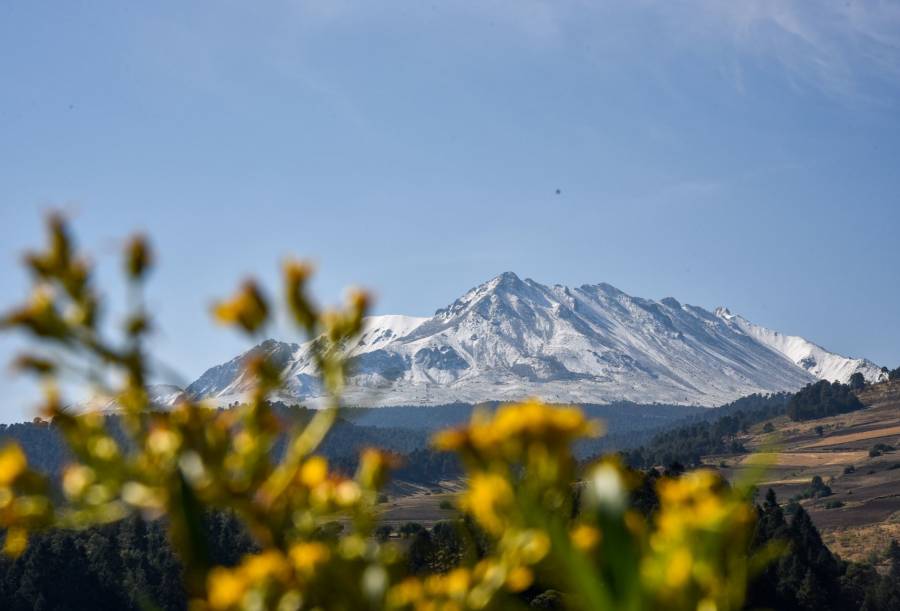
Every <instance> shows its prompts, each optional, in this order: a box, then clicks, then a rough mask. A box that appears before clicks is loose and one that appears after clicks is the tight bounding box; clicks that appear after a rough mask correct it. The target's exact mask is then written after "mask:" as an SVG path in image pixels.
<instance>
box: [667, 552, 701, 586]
mask: <svg viewBox="0 0 900 611" xmlns="http://www.w3.org/2000/svg"><path fill="white" fill-rule="evenodd" d="M693 560H694V559H693V556H691V552H690V550H688V549H687V548H684V547H682V548H680V549H678V550H676V551H675V553H674V554H672V556H671V558H669V565H668V566H667V567H666V585H667V586H669V587H670V588H680V587H681V586H683V585H684V584H685V582H686V581H687V580H688V578H689V577H690V576H691V567H692V565H693Z"/></svg>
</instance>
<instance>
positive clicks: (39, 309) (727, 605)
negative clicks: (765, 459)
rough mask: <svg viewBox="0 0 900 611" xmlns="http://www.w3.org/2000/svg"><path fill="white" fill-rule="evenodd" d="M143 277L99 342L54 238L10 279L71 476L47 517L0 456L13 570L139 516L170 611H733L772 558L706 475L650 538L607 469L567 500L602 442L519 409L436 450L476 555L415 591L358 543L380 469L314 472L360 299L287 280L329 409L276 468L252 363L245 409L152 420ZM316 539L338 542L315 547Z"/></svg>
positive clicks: (735, 501)
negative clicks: (340, 302)
mask: <svg viewBox="0 0 900 611" xmlns="http://www.w3.org/2000/svg"><path fill="white" fill-rule="evenodd" d="M151 261H152V256H151V253H150V251H149V249H148V247H147V245H146V244H145V242H144V241H143V240H141V239H139V238H135V239H133V240H132V241H130V242H129V244H128V247H127V249H126V260H125V271H126V275H127V278H128V280H129V301H130V303H131V304H132V309H131V311H130V313H129V315H128V316H127V318H126V322H125V326H124V331H123V334H122V338H121V339H120V340H117V341H111V340H109V339H108V338H107V337H106V334H107V332H108V329H107V328H106V327H104V326H103V325H102V324H101V322H102V320H103V317H102V316H101V314H102V310H101V308H100V305H101V299H100V295H99V293H98V292H97V290H96V288H95V287H94V284H93V278H92V270H91V267H90V265H89V264H88V262H87V259H86V258H84V257H83V256H80V255H79V254H78V253H77V252H76V251H75V249H74V247H73V244H72V242H71V239H70V237H69V235H68V232H67V228H66V227H65V225H64V223H63V222H62V220H61V219H59V218H53V219H52V220H51V222H50V244H49V246H48V248H47V249H46V250H45V251H43V252H39V253H36V254H32V255H29V256H28V258H27V264H28V266H29V268H30V270H31V272H32V275H33V278H34V289H33V291H32V294H31V296H30V298H29V300H28V301H27V303H26V304H24V305H23V306H22V307H21V308H19V309H18V310H16V311H14V312H12V313H11V314H9V315H8V316H7V317H6V319H5V320H4V324H5V326H8V327H14V328H18V329H23V330H26V331H28V332H30V333H31V334H32V335H34V336H36V337H37V338H39V339H40V340H42V346H43V348H42V349H41V351H40V352H35V353H33V354H29V355H26V356H23V357H22V358H21V359H20V361H19V366H20V367H21V368H23V369H26V370H29V371H31V372H33V373H35V374H37V375H38V376H40V378H41V379H42V382H43V384H44V388H45V396H46V401H45V405H44V407H43V412H42V417H43V418H45V419H48V420H52V422H53V424H54V426H56V427H59V430H60V431H61V432H62V434H63V435H64V437H65V439H66V442H67V444H68V446H69V450H70V452H71V456H72V462H71V463H70V464H69V465H68V466H67V467H66V468H65V469H64V471H63V474H62V493H63V495H64V499H63V501H62V502H60V503H55V502H53V501H52V499H51V496H52V487H51V484H50V482H49V481H48V480H47V479H46V478H45V477H44V476H42V475H41V474H40V473H38V472H37V471H35V470H33V469H32V468H30V467H29V465H28V464H27V460H26V458H25V455H24V453H23V452H22V450H21V448H20V447H18V446H17V445H14V444H10V445H6V446H5V447H3V448H2V449H0V526H2V527H3V528H4V529H6V532H5V537H4V548H3V549H4V551H5V552H6V553H7V554H9V555H10V556H17V555H20V554H22V553H23V552H24V551H25V549H26V547H27V545H28V541H29V538H30V537H32V535H33V533H35V532H38V531H46V530H48V529H51V528H60V527H62V528H83V527H86V526H89V525H93V524H103V523H111V522H115V521H120V520H122V519H123V518H126V517H128V516H132V515H135V514H140V515H142V516H143V517H145V518H149V519H153V520H161V522H160V523H161V524H164V525H165V527H166V533H167V537H168V539H169V540H170V541H171V544H172V548H173V550H174V551H175V553H176V554H177V557H178V560H179V563H180V566H181V570H182V574H183V577H184V592H185V596H186V598H187V601H188V602H187V604H188V606H189V607H190V608H191V609H196V610H200V609H237V608H249V609H264V608H273V609H284V610H287V609H300V608H322V609H385V608H386V609H407V608H410V609H438V608H441V609H482V608H508V607H509V606H511V605H514V604H516V602H517V601H519V600H521V599H520V598H519V597H518V595H519V593H521V592H523V591H526V590H528V589H529V588H533V587H536V586H537V585H538V584H539V585H540V586H541V587H542V588H544V589H553V590H558V591H560V592H563V593H564V594H563V595H562V596H564V599H565V605H566V607H567V608H573V609H644V608H658V607H660V606H665V607H666V608H668V609H698V610H702V611H712V610H714V609H736V608H740V607H741V605H742V604H743V602H744V598H745V593H746V585H747V582H748V578H749V576H750V574H751V573H752V572H753V571H754V570H755V568H758V567H755V566H754V564H755V563H761V562H763V561H764V560H766V559H767V558H768V557H769V556H770V555H771V554H770V550H769V548H762V549H761V551H760V554H759V555H756V556H752V559H751V556H750V555H749V553H748V549H749V546H750V539H751V534H752V532H753V525H754V522H755V519H756V513H755V512H754V511H753V508H752V505H751V504H750V503H749V500H748V493H749V489H748V488H747V487H740V486H739V487H735V488H732V487H730V486H729V485H727V483H726V482H724V481H722V480H721V479H720V478H719V477H718V476H717V475H715V474H714V473H712V472H709V471H702V470H700V471H693V472H690V473H688V474H685V475H684V476H682V477H680V478H677V479H676V478H668V477H662V478H659V479H658V481H657V482H656V483H655V487H656V491H657V492H658V507H657V509H656V510H655V512H654V513H653V517H652V518H650V519H647V518H646V517H645V516H644V515H643V514H641V513H640V512H638V511H636V510H635V509H632V508H630V507H629V504H628V496H629V491H630V490H632V489H635V488H637V487H639V486H641V485H644V484H642V482H641V480H640V478H639V476H638V475H637V474H636V473H633V472H630V471H628V470H627V469H625V468H624V467H623V466H622V465H620V464H619V463H618V462H616V461H615V460H612V459H606V460H601V461H600V462H598V463H597V464H595V465H592V466H591V467H589V468H588V470H587V471H586V472H585V474H584V477H583V480H582V482H581V483H580V484H579V485H577V486H575V485H574V482H575V481H576V479H577V473H576V465H577V463H576V461H575V459H574V457H573V455H572V445H573V443H575V442H576V441H577V440H579V439H581V438H584V437H589V436H593V435H597V434H599V433H600V429H599V425H598V424H597V423H594V422H591V421H589V420H587V419H586V418H585V417H584V415H583V413H582V412H581V411H580V410H578V409H576V408H552V407H548V406H546V405H543V404H540V403H537V402H526V403H523V404H518V405H511V406H504V407H501V408H499V409H498V410H497V411H496V412H495V413H494V414H490V415H488V414H476V415H475V416H474V417H473V419H472V422H471V423H470V424H469V425H467V426H465V427H462V428H459V429H455V430H450V431H446V432H444V433H441V434H440V435H438V436H437V438H436V439H435V444H436V446H437V447H438V448H439V449H441V450H444V451H447V452H452V453H455V454H456V455H458V456H459V457H460V459H461V460H462V462H463V465H464V467H465V470H466V474H467V477H468V488H467V490H466V492H465V493H464V494H463V495H462V498H461V501H460V507H461V509H462V510H463V511H464V512H465V514H466V515H468V516H469V518H470V523H471V525H472V527H473V529H474V530H475V531H476V532H477V533H479V535H478V536H480V537H481V538H482V544H481V549H482V551H483V553H481V554H478V555H477V556H475V557H471V558H467V557H464V556H463V555H458V557H457V559H456V560H458V562H457V563H456V565H455V568H452V569H450V570H448V571H446V572H437V573H431V574H426V575H416V574H412V573H414V571H410V570H409V563H408V562H407V561H406V559H405V557H404V554H405V551H404V549H403V547H402V546H401V545H399V544H398V543H397V542H393V541H390V540H387V541H384V540H379V537H376V536H374V535H375V527H376V524H377V520H376V518H377V516H376V512H375V509H376V505H377V502H378V494H379V490H380V489H381V488H382V487H383V486H384V484H385V482H386V480H387V477H388V472H389V470H390V469H391V467H392V466H394V465H392V459H391V456H390V455H388V454H386V453H384V452H382V451H379V450H374V449H370V450H366V451H364V452H363V453H362V455H361V456H360V458H359V462H358V467H357V469H356V472H355V475H354V476H353V477H346V476H343V475H340V474H339V473H337V472H336V471H335V470H334V469H333V468H332V467H331V466H330V465H329V463H328V461H327V460H326V459H325V458H324V457H322V456H320V455H317V454H316V451H317V448H318V447H319V446H320V444H321V443H322V440H323V439H324V437H325V435H326V434H327V432H328V431H329V430H330V428H331V427H332V425H333V424H334V423H335V421H336V418H337V414H338V409H339V402H340V394H341V390H342V384H343V379H344V369H345V367H346V363H347V360H346V358H345V355H344V353H343V345H344V344H345V343H346V342H347V340H349V339H350V338H352V337H354V336H355V335H356V334H358V333H359V331H360V329H361V325H362V320H363V316H364V314H365V312H366V309H367V305H368V298H367V296H366V295H365V294H364V293H362V292H359V291H356V292H352V293H351V294H350V296H349V298H348V300H347V304H346V305H345V306H344V307H343V308H341V309H320V308H318V307H317V306H316V305H315V304H314V303H313V302H312V300H311V299H310V298H309V297H308V295H307V290H306V287H307V284H308V281H309V278H310V275H311V268H310V267H309V266H308V265H306V264H304V263H300V262H289V263H288V264H286V265H285V269H284V294H285V303H286V305H287V308H286V309H287V313H288V314H289V317H290V318H291V320H293V322H294V323H295V324H296V326H297V328H298V330H299V331H300V332H301V333H303V334H304V335H305V336H306V338H307V339H308V340H311V341H313V346H314V348H313V351H312V353H313V358H314V359H315V361H316V364H317V367H318V370H319V373H320V375H321V377H322V381H323V386H324V388H325V389H326V391H327V393H328V397H329V399H328V405H327V406H326V408H325V409H322V410H320V411H318V412H316V413H315V414H314V415H313V416H312V417H311V418H308V419H304V421H303V422H302V423H298V424H297V425H296V428H295V429H294V430H293V431H290V432H289V433H288V437H287V439H288V441H287V442H286V445H285V447H284V450H283V452H281V453H279V454H278V458H276V457H275V456H276V454H275V453H274V452H273V448H274V446H275V444H276V443H277V442H278V440H279V439H281V438H282V436H283V435H284V434H285V431H283V430H282V429H283V426H284V421H283V420H282V419H279V418H278V417H276V414H275V413H273V410H272V406H271V404H270V403H269V402H268V400H267V398H268V397H269V395H270V393H272V392H273V391H275V390H277V389H278V388H279V387H280V385H281V384H282V380H281V377H280V376H281V372H280V371H279V370H278V369H277V368H276V367H274V366H273V364H272V363H270V362H268V361H266V360H265V359H264V358H259V359H256V360H254V361H252V362H250V364H249V365H248V368H247V372H246V375H247V376H249V377H250V379H252V380H254V381H255V391H254V393H253V395H252V396H251V397H249V400H248V402H247V403H246V404H243V405H240V406H237V407H235V408H233V409H229V410H215V409H210V408H208V407H206V406H204V405H202V404H199V403H196V402H193V401H190V400H184V401H182V402H181V403H180V404H179V405H177V406H176V407H175V408H174V409H173V410H171V411H169V412H161V411H153V410H152V409H151V408H150V404H149V400H148V393H147V380H148V378H149V377H150V375H151V373H152V371H151V369H150V361H149V358H148V356H147V355H146V351H145V338H146V335H147V334H148V332H149V330H150V328H151V325H150V321H149V316H148V313H147V312H146V310H145V308H144V306H143V301H142V298H141V286H142V283H143V280H144V278H145V277H146V273H147V270H148V269H149V266H150V263H151ZM272 313H273V312H272V306H271V304H270V302H269V300H268V299H267V298H266V296H265V294H264V293H263V291H262V290H261V289H260V288H259V287H258V286H257V285H256V284H255V283H253V282H247V283H245V284H244V285H243V286H242V287H241V288H240V289H239V290H238V292H237V293H236V294H235V296H234V297H233V298H231V299H229V300H225V301H223V302H221V303H219V304H218V305H217V306H216V307H215V309H214V314H215V316H216V317H217V319H218V320H219V321H221V322H223V323H224V324H227V325H231V326H234V327H237V328H239V329H242V330H243V331H245V332H247V333H250V334H254V333H257V332H259V331H260V330H261V329H263V328H264V325H265V324H266V322H267V321H268V320H269V319H270V317H271V316H272ZM62 376H75V377H76V381H77V382H78V383H81V384H84V383H88V384H90V385H91V386H92V387H93V388H94V390H95V392H96V393H98V394H101V395H104V396H106V397H108V398H109V399H111V400H114V401H115V403H116V404H117V405H118V406H119V407H120V408H121V413H122V415H121V420H120V422H121V431H120V435H114V434H113V433H112V432H111V431H110V430H109V429H108V428H107V426H106V420H105V419H104V418H103V417H102V416H101V415H100V414H98V413H84V414H80V415H79V414H75V413H72V412H70V411H68V410H66V409H64V408H63V405H64V403H63V400H62V397H61V392H60V378H61V377H62ZM576 499H577V501H578V502H577V503H576ZM211 510H214V511H225V512H228V513H229V515H233V516H235V518H236V519H237V520H238V521H239V522H240V524H242V525H243V528H246V531H247V533H248V534H249V536H250V537H251V538H252V541H253V546H254V550H255V551H254V552H253V553H250V554H247V555H245V556H243V557H242V558H241V559H240V560H239V561H237V562H236V563H234V564H233V565H231V566H229V565H228V564H227V563H226V564H221V562H222V561H221V559H220V558H217V556H216V554H215V553H214V550H213V547H212V544H211V540H210V536H209V532H208V527H207V522H206V519H207V518H206V516H208V515H209V511H211ZM335 520H341V521H343V523H344V524H346V527H344V528H340V529H329V528H326V526H327V524H328V523H333V521H335ZM382 539H383V537H382ZM411 551H412V546H411V550H410V552H411ZM150 594H151V592H148V596H149V595H150Z"/></svg>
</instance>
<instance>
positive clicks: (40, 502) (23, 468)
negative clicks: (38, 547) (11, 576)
mask: <svg viewBox="0 0 900 611" xmlns="http://www.w3.org/2000/svg"><path fill="white" fill-rule="evenodd" d="M52 515H53V508H52V506H51V505H50V502H49V500H48V499H47V496H46V482H45V481H44V479H43V478H42V477H40V476H38V475H37V474H36V473H33V472H31V471H29V469H28V461H27V460H26V458H25V454H24V452H22V449H21V448H20V447H19V446H18V445H16V444H7V445H4V446H3V447H2V448H0V528H2V529H6V538H5V542H4V545H3V551H4V552H5V553H7V554H10V555H13V556H15V555H18V554H20V553H22V551H24V550H25V547H26V546H27V545H28V531H29V530H32V529H35V528H40V527H43V526H45V525H46V524H47V523H48V522H49V520H50V519H51V518H52Z"/></svg>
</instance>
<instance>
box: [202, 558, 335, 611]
mask: <svg viewBox="0 0 900 611" xmlns="http://www.w3.org/2000/svg"><path fill="white" fill-rule="evenodd" d="M330 556H331V550H330V549H329V548H328V546H326V545H325V544H323V543H318V542H307V543H297V544H295V545H293V546H291V548H290V550H289V552H288V554H287V555H285V554H282V553H281V552H279V551H277V550H274V549H268V550H264V551H263V552H261V553H259V554H254V555H251V556H247V557H245V558H244V559H243V561H242V562H241V564H240V565H238V566H237V567H235V568H233V569H226V568H223V567H216V568H214V569H213V570H212V571H210V573H209V576H208V578H207V591H208V598H207V603H208V606H209V608H210V609H212V610H214V611H225V610H227V609H245V608H252V607H256V608H274V609H298V608H300V607H301V606H302V603H303V591H304V590H305V589H308V587H309V582H310V581H311V580H312V579H313V577H314V576H315V573H316V569H317V567H318V566H320V565H322V564H324V563H326V562H328V560H329V558H330ZM195 606H196V605H195Z"/></svg>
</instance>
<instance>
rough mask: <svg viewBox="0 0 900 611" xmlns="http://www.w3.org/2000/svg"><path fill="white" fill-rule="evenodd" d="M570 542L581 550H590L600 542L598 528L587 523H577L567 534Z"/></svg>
mask: <svg viewBox="0 0 900 611" xmlns="http://www.w3.org/2000/svg"><path fill="white" fill-rule="evenodd" d="M569 536H570V537H571V539H572V544H573V545H574V546H575V547H577V548H578V549H580V550H581V551H583V552H586V551H590V550H591V549H593V548H594V547H596V546H597V544H598V543H600V538H601V534H600V530H599V529H597V528H594V527H593V526H588V525H587V524H579V525H578V526H576V527H575V528H574V529H573V530H572V532H571V533H570V534H569Z"/></svg>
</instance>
